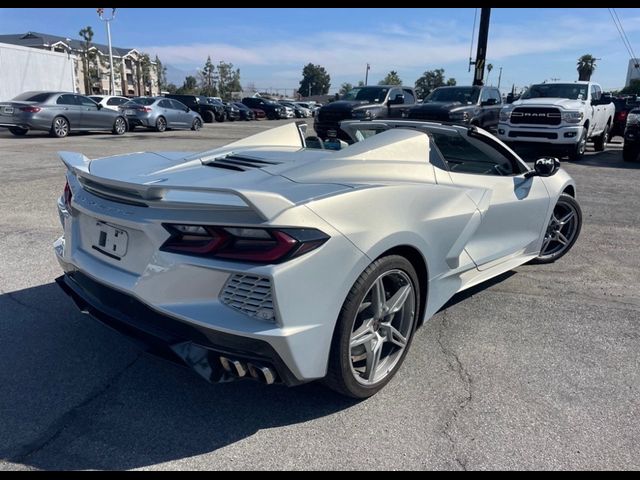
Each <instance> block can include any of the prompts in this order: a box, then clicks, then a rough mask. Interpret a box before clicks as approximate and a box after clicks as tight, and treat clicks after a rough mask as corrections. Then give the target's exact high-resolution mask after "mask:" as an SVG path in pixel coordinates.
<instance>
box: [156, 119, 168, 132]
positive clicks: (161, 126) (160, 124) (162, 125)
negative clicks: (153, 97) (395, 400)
mask: <svg viewBox="0 0 640 480" xmlns="http://www.w3.org/2000/svg"><path fill="white" fill-rule="evenodd" d="M156 129H157V130H158V131H159V132H164V131H165V130H166V129H167V121H166V120H165V119H164V117H158V119H157V120H156Z"/></svg>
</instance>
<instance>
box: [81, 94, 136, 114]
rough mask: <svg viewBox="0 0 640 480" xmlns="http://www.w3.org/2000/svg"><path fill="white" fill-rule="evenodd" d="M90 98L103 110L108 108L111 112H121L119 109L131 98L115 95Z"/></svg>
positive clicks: (92, 96) (91, 96)
mask: <svg viewBox="0 0 640 480" xmlns="http://www.w3.org/2000/svg"><path fill="white" fill-rule="evenodd" d="M89 98H90V99H91V100H93V101H94V102H96V103H99V104H100V105H102V107H103V108H108V109H109V110H115V111H116V112H119V111H120V110H119V109H118V107H120V106H121V105H124V104H125V103H127V102H128V101H129V100H131V99H130V98H126V97H119V96H114V95H90V96H89Z"/></svg>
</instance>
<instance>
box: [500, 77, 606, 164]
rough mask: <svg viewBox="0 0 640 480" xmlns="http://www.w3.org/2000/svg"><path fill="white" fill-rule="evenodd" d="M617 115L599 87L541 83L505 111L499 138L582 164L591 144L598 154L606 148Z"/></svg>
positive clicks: (501, 115) (590, 83)
mask: <svg viewBox="0 0 640 480" xmlns="http://www.w3.org/2000/svg"><path fill="white" fill-rule="evenodd" d="M614 114H615V106H614V105H613V103H612V100H611V97H607V96H604V95H603V94H602V88H601V87H600V85H598V84H597V83H594V82H574V83H540V84H537V85H531V87H529V89H528V90H527V91H526V92H525V93H524V94H523V95H522V96H521V97H520V100H517V101H515V102H513V103H512V104H510V105H506V106H505V107H503V108H502V110H501V111H500V121H499V123H498V138H500V140H502V141H503V142H506V143H508V144H511V145H512V146H514V147H515V146H517V144H518V143H529V144H531V143H535V144H538V145H539V146H541V147H542V146H543V145H544V146H545V147H551V148H553V149H555V150H560V151H561V152H562V153H564V154H565V155H568V156H569V159H570V160H580V159H581V158H582V156H583V155H584V152H585V150H586V147H587V141H589V140H592V141H593V146H594V150H596V151H602V150H604V149H605V148H606V145H607V142H608V141H609V132H610V131H611V126H612V124H613V118H614Z"/></svg>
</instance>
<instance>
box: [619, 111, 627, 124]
mask: <svg viewBox="0 0 640 480" xmlns="http://www.w3.org/2000/svg"><path fill="white" fill-rule="evenodd" d="M628 113H629V112H627V111H626V110H622V111H620V112H618V113H616V120H618V121H619V122H624V121H626V120H627V114H628Z"/></svg>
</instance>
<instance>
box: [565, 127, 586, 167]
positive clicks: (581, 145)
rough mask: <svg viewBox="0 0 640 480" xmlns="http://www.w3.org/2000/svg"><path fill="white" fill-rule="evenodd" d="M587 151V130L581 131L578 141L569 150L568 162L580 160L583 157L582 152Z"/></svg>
mask: <svg viewBox="0 0 640 480" xmlns="http://www.w3.org/2000/svg"><path fill="white" fill-rule="evenodd" d="M586 151H587V129H586V128H583V129H582V135H580V138H579V139H578V143H576V144H575V145H574V146H573V147H571V150H569V160H571V161H572V162H576V161H578V160H582V157H584V152H586Z"/></svg>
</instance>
